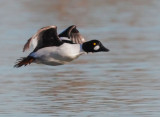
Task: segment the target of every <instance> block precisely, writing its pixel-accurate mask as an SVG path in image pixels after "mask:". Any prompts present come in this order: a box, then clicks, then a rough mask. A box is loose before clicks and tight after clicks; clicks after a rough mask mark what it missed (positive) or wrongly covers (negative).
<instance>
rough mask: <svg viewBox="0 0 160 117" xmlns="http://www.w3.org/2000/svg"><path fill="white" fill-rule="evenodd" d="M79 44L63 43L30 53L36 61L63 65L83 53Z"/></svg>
mask: <svg viewBox="0 0 160 117" xmlns="http://www.w3.org/2000/svg"><path fill="white" fill-rule="evenodd" d="M84 53H85V52H84V51H82V49H81V47H80V45H79V44H67V43H65V44H63V45H61V46H60V47H56V46H53V47H45V48H42V49H40V50H38V51H37V52H35V53H32V54H31V56H33V57H35V58H36V61H35V62H36V63H41V64H46V65H53V66H56V65H63V64H66V63H68V62H70V61H72V60H74V59H76V58H78V57H79V56H80V55H82V54H84Z"/></svg>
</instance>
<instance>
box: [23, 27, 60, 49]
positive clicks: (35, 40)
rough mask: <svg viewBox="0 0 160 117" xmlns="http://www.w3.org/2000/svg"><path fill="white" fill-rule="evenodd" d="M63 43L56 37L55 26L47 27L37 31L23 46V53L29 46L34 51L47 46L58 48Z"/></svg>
mask: <svg viewBox="0 0 160 117" xmlns="http://www.w3.org/2000/svg"><path fill="white" fill-rule="evenodd" d="M62 43H63V42H62V41H61V40H60V39H59V37H58V35H57V27H56V26H47V27H43V28H41V29H39V30H38V31H37V33H36V34H35V35H33V36H32V37H31V38H30V39H29V40H28V41H27V42H26V44H25V45H24V48H23V52H24V51H26V50H28V49H29V48H30V47H31V46H32V47H33V49H34V51H36V50H38V49H40V48H43V47H48V46H59V45H61V44H62Z"/></svg>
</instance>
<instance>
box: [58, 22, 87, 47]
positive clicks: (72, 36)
mask: <svg viewBox="0 0 160 117" xmlns="http://www.w3.org/2000/svg"><path fill="white" fill-rule="evenodd" d="M59 37H60V39H61V40H68V39H69V40H70V41H72V42H73V43H77V44H82V43H84V42H85V39H84V37H83V36H82V35H81V34H80V33H79V31H78V30H77V29H76V26H75V25H72V26H70V27H68V28H67V29H66V30H64V31H63V32H62V33H60V34H59Z"/></svg>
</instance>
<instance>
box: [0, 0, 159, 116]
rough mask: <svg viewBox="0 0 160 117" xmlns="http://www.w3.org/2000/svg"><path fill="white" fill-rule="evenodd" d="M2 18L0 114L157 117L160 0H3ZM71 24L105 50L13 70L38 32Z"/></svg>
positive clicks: (25, 54)
mask: <svg viewBox="0 0 160 117" xmlns="http://www.w3.org/2000/svg"><path fill="white" fill-rule="evenodd" d="M0 16H1V18H0V53H1V55H0V100H1V101H0V116H2V117H5V116H9V117H12V116H13V117H50V116H57V117H159V116H160V112H159V110H160V100H159V99H160V75H159V71H160V62H159V60H160V54H159V52H160V46H159V44H160V43H159V42H160V39H159V38H160V1H159V0H34V1H33V0H10V1H6V0H0ZM73 24H74V25H77V28H78V29H79V31H80V32H81V34H82V35H84V37H85V38H86V40H91V39H98V40H100V41H101V42H102V43H103V44H104V45H105V46H106V47H107V48H109V49H110V52H108V53H95V54H91V55H84V56H81V57H80V58H78V59H77V60H75V61H73V62H71V63H70V64H67V65H63V66H56V67H55V66H45V65H37V64H31V65H30V66H27V67H22V68H19V69H16V68H13V65H14V64H15V61H16V59H18V58H19V57H23V56H27V55H28V54H29V53H30V52H31V51H28V52H26V53H23V52H22V48H23V45H24V44H25V42H26V41H27V39H28V38H30V37H31V36H32V35H33V34H34V33H35V32H36V31H37V30H38V29H39V28H41V27H44V26H48V25H57V26H58V32H61V31H62V30H64V29H65V28H67V27H68V26H70V25H73Z"/></svg>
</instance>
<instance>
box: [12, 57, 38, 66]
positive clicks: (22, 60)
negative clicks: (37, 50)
mask: <svg viewBox="0 0 160 117" xmlns="http://www.w3.org/2000/svg"><path fill="white" fill-rule="evenodd" d="M34 60H35V58H33V57H31V56H28V57H22V58H20V59H17V63H16V64H15V65H14V67H16V68H18V67H21V66H23V65H24V66H26V65H28V64H31V63H32V62H33V61H34Z"/></svg>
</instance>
